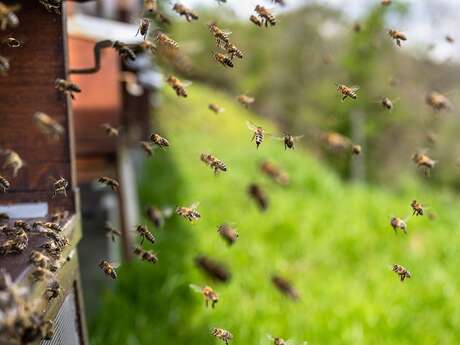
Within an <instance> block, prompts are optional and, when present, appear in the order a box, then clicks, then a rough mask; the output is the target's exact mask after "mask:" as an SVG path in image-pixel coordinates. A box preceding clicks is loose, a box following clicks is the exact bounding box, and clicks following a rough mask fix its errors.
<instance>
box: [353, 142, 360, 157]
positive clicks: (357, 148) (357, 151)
mask: <svg viewBox="0 0 460 345" xmlns="http://www.w3.org/2000/svg"><path fill="white" fill-rule="evenodd" d="M361 151H362V147H361V145H359V144H353V145H352V146H351V152H352V153H353V154H354V155H355V156H359V155H360V154H361Z"/></svg>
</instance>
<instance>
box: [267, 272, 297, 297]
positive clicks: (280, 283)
mask: <svg viewBox="0 0 460 345" xmlns="http://www.w3.org/2000/svg"><path fill="white" fill-rule="evenodd" d="M272 283H273V285H275V287H276V288H277V289H278V290H279V291H280V292H281V293H282V294H284V295H285V296H287V297H289V298H291V299H292V300H294V301H297V300H298V299H299V294H298V292H297V290H296V289H295V288H294V287H293V286H292V284H291V283H290V282H289V281H287V280H286V279H284V278H282V277H280V276H273V277H272Z"/></svg>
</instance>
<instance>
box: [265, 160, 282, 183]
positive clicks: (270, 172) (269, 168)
mask: <svg viewBox="0 0 460 345" xmlns="http://www.w3.org/2000/svg"><path fill="white" fill-rule="evenodd" d="M260 170H261V171H262V172H263V173H264V174H265V175H267V176H268V177H270V178H271V179H272V180H273V181H275V182H276V183H278V184H279V185H281V186H287V185H288V184H289V175H288V174H287V172H285V171H283V170H281V169H280V168H279V167H277V166H276V165H275V164H273V163H271V162H269V161H263V162H262V164H261V165H260Z"/></svg>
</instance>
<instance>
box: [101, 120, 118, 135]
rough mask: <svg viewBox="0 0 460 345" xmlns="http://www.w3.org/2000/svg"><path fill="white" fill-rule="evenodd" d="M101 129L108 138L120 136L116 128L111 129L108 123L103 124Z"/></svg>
mask: <svg viewBox="0 0 460 345" xmlns="http://www.w3.org/2000/svg"><path fill="white" fill-rule="evenodd" d="M101 127H102V128H103V129H104V131H105V133H106V134H107V135H108V136H109V137H118V135H119V134H120V130H119V129H118V128H115V127H112V126H111V125H110V123H104V124H102V125H101Z"/></svg>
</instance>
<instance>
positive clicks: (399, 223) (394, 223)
mask: <svg viewBox="0 0 460 345" xmlns="http://www.w3.org/2000/svg"><path fill="white" fill-rule="evenodd" d="M390 225H391V227H392V228H393V231H394V232H395V234H396V233H397V230H398V229H399V230H401V231H402V232H404V233H405V234H406V235H407V224H406V221H404V220H402V219H401V218H397V217H391V219H390Z"/></svg>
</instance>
